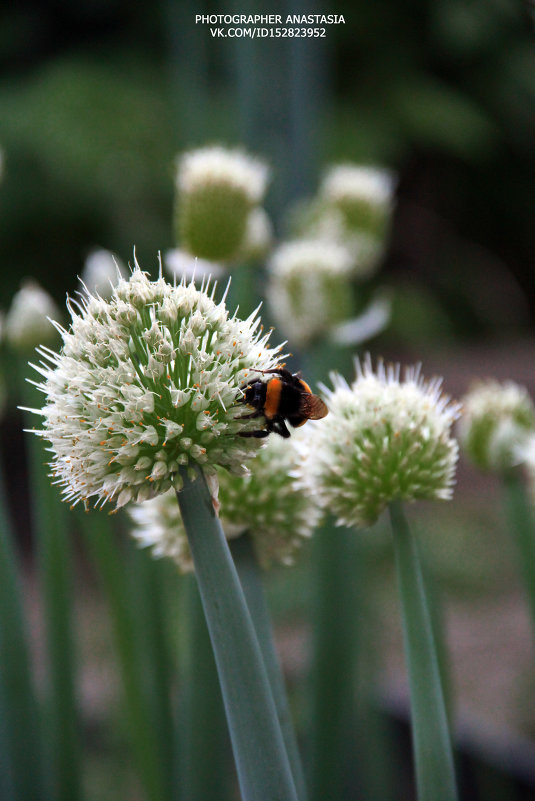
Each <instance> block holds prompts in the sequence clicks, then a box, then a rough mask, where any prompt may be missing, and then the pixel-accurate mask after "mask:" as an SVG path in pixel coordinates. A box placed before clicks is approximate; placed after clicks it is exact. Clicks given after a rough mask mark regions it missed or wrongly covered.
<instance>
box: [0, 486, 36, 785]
mask: <svg viewBox="0 0 535 801" xmlns="http://www.w3.org/2000/svg"><path fill="white" fill-rule="evenodd" d="M30 664H31V662H30V653H29V647H28V635H27V630H26V620H25V615H24V611H23V601H22V590H21V586H20V579H19V573H18V566H17V560H16V556H15V553H14V548H13V536H12V531H11V526H10V521H9V516H8V512H7V507H6V504H5V497H4V485H3V482H2V476H1V475H0V715H1V721H0V738H1V739H0V750H1V757H2V758H1V762H0V770H1V775H0V793H1V798H2V799H5V801H42V799H44V798H45V791H44V787H43V772H42V759H41V757H42V754H41V746H40V740H39V729H40V720H39V709H38V704H37V699H36V696H35V690H34V686H33V679H32V675H31V667H30Z"/></svg>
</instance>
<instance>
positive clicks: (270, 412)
mask: <svg viewBox="0 0 535 801" xmlns="http://www.w3.org/2000/svg"><path fill="white" fill-rule="evenodd" d="M281 392H282V381H281V380H280V378H271V379H270V380H269V381H268V383H267V385H266V401H265V403H264V416H265V417H266V419H267V420H271V419H273V417H275V415H276V414H277V413H278V410H279V404H280V397H281Z"/></svg>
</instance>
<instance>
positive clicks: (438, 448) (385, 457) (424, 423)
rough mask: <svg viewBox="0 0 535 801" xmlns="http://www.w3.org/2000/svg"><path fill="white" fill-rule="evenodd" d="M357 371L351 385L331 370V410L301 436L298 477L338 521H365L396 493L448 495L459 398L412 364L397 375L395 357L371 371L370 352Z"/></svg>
mask: <svg viewBox="0 0 535 801" xmlns="http://www.w3.org/2000/svg"><path fill="white" fill-rule="evenodd" d="M356 371H357V376H356V378H355V380H354V381H353V383H352V384H351V385H349V384H348V383H347V382H346V381H345V380H344V379H343V378H342V377H341V376H339V375H336V374H333V377H332V380H333V385H334V389H333V390H329V389H327V388H326V387H324V391H325V400H326V403H327V405H328V406H329V416H328V417H326V418H325V419H324V420H321V421H318V423H316V425H315V426H314V428H313V429H312V431H311V432H310V434H309V437H308V438H307V441H306V448H305V452H304V461H303V465H302V468H301V472H302V476H303V481H304V482H305V483H306V484H307V485H308V486H309V487H310V488H311V491H312V493H313V494H315V495H316V496H317V497H318V500H319V503H320V504H321V506H323V507H324V508H325V509H327V510H330V511H331V512H332V514H333V515H334V516H335V518H336V519H337V523H338V525H346V526H357V527H363V526H368V525H371V524H372V523H374V522H375V521H376V520H377V518H378V516H379V515H380V513H381V512H382V511H383V509H384V508H385V507H386V505H387V504H388V503H390V502H391V501H394V500H403V501H412V500H416V499H436V500H446V499H449V498H450V497H451V495H452V488H453V482H454V474H455V465H456V462H457V456H458V446H457V442H456V440H455V439H454V438H453V437H452V436H451V433H450V431H451V426H452V424H453V422H454V420H455V419H456V418H457V416H458V414H459V405H458V404H457V403H454V402H451V401H450V399H449V398H448V397H447V396H444V395H442V393H441V379H436V378H435V379H432V380H430V381H425V380H424V379H423V378H422V377H421V375H420V370H419V367H418V366H417V367H410V368H406V370H405V374H404V378H403V380H401V379H400V368H399V365H395V366H388V367H385V366H384V365H383V363H382V362H379V364H378V366H377V370H376V371H374V370H373V367H372V363H371V360H370V358H369V357H367V358H366V359H365V361H364V363H363V364H361V363H360V362H358V361H357V362H356ZM312 457H313V458H312Z"/></svg>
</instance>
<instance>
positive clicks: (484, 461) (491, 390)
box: [458, 379, 535, 472]
mask: <svg viewBox="0 0 535 801" xmlns="http://www.w3.org/2000/svg"><path fill="white" fill-rule="evenodd" d="M462 405H463V414H462V417H461V419H460V420H459V423H458V435H459V440H460V443H461V446H462V447H463V449H464V450H465V451H466V454H467V455H468V457H469V458H470V459H471V461H472V462H473V463H474V464H475V465H476V466H477V467H479V469H480V470H494V471H498V472H503V471H506V470H509V469H510V468H511V467H513V466H514V465H515V464H517V463H518V461H519V455H518V454H519V449H520V448H521V447H522V445H523V444H524V443H525V442H526V440H527V438H528V437H529V435H530V434H531V433H532V432H533V431H534V430H535V407H534V405H533V401H532V399H531V398H530V396H529V393H528V391H527V389H526V388H525V387H522V386H519V385H518V384H515V383H514V382H513V381H505V382H504V383H500V382H498V381H495V380H491V379H489V380H487V381H480V382H477V383H474V385H473V386H472V388H471V389H470V391H469V392H468V393H467V394H466V396H465V397H464V398H463V399H462Z"/></svg>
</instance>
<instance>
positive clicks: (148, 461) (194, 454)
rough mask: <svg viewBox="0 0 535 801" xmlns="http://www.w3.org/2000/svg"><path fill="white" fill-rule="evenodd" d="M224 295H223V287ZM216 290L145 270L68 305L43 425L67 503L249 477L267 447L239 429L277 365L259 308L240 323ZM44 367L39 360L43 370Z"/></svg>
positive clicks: (46, 372)
mask: <svg viewBox="0 0 535 801" xmlns="http://www.w3.org/2000/svg"><path fill="white" fill-rule="evenodd" d="M214 289H215V288H214ZM214 289H212V291H211V293H209V292H208V286H203V287H201V289H200V290H199V289H197V288H196V287H195V285H194V284H193V282H192V283H190V284H186V283H185V282H183V283H181V284H179V285H175V286H172V285H170V284H169V283H167V282H166V281H165V280H164V279H163V278H162V277H161V276H160V278H159V279H158V280H156V281H150V280H149V278H148V277H147V275H146V274H145V273H143V272H142V271H141V270H140V269H139V267H138V266H137V265H136V269H135V270H134V272H133V273H132V275H131V276H130V278H129V280H125V279H121V280H120V281H119V283H118V284H117V286H116V287H115V289H114V291H113V294H112V296H111V298H110V299H109V300H104V299H102V298H99V297H95V296H93V295H91V294H90V293H88V292H87V293H86V294H85V295H83V296H82V299H81V301H80V303H77V302H74V301H69V302H68V307H69V311H70V313H71V316H72V324H71V326H70V329H69V330H68V331H67V330H64V329H61V334H62V337H63V347H62V349H61V351H60V353H59V354H56V353H54V352H53V351H50V350H48V349H47V348H41V349H40V350H39V353H40V355H41V356H42V360H41V362H40V364H39V365H37V366H36V369H37V370H38V371H39V373H41V375H42V376H43V377H44V380H43V382H42V383H41V384H39V385H38V386H39V388H40V389H41V390H42V391H43V392H44V394H45V396H46V402H45V405H44V408H43V409H42V410H40V411H39V413H40V414H41V415H42V417H43V428H42V430H41V431H37V432H36V433H37V434H40V435H41V436H42V437H44V438H45V439H47V440H49V442H50V444H51V447H50V451H51V452H52V453H53V462H52V469H53V475H54V476H55V478H56V482H57V483H58V484H60V485H61V486H62V487H63V494H64V497H65V500H67V501H71V502H73V503H77V502H78V501H80V500H83V501H84V503H87V501H88V499H90V498H95V499H96V502H97V503H100V504H103V503H105V502H106V501H114V502H115V504H116V506H117V507H120V506H123V505H124V504H126V503H128V502H129V501H131V500H136V501H142V500H145V499H148V498H151V497H153V496H155V495H157V494H158V493H161V492H165V491H166V490H168V489H169V488H170V487H171V486H174V487H175V488H177V487H178V486H179V485H180V481H179V471H180V468H181V467H185V468H187V467H191V466H193V465H201V466H202V467H203V468H204V470H205V472H207V473H213V472H214V470H215V466H216V465H221V466H223V467H225V468H227V469H229V470H231V471H234V472H241V471H242V470H243V464H244V462H245V461H246V460H247V459H248V458H249V457H250V456H252V455H253V453H254V452H255V451H256V449H257V448H258V447H259V443H258V441H257V440H255V439H254V438H244V437H241V436H240V432H243V431H244V430H247V429H248V428H249V429H250V428H254V427H255V426H256V425H257V421H254V420H242V419H240V418H241V416H242V414H243V407H242V406H240V405H239V404H237V401H239V400H240V399H241V397H242V396H243V393H242V390H241V387H242V386H243V385H244V384H245V383H246V382H247V381H248V380H249V379H250V374H251V371H253V372H255V371H261V370H266V369H270V368H273V367H274V366H276V364H277V358H278V355H279V348H275V349H271V348H269V347H268V345H267V340H268V337H269V335H263V334H262V332H261V326H260V320H259V318H258V317H257V316H256V312H254V313H253V314H251V316H250V317H249V318H248V319H247V320H245V321H241V320H239V319H237V318H236V317H235V316H233V317H230V316H229V314H228V311H227V309H226V307H225V304H224V300H223V301H221V302H220V303H216V302H215V301H214V297H213V296H214ZM34 366H35V365H34Z"/></svg>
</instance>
